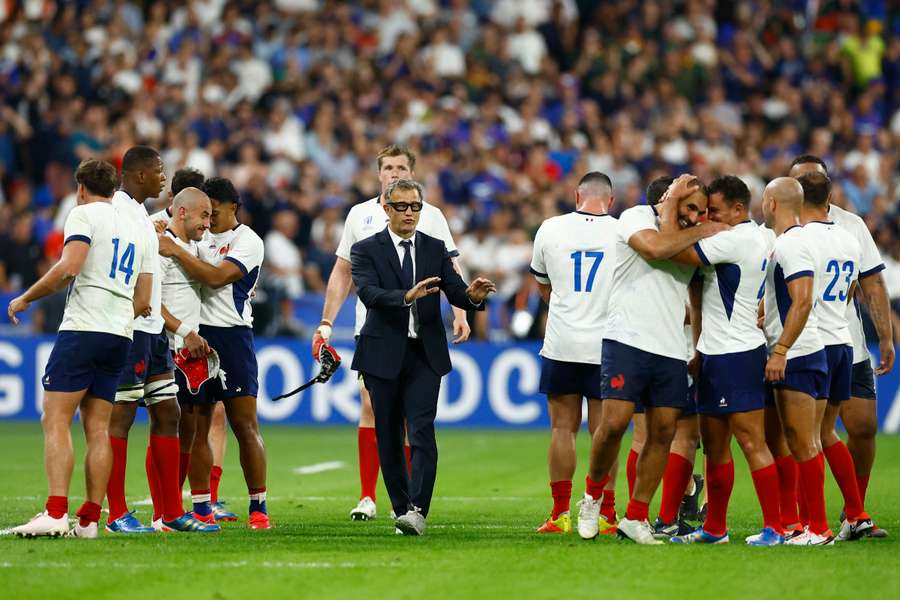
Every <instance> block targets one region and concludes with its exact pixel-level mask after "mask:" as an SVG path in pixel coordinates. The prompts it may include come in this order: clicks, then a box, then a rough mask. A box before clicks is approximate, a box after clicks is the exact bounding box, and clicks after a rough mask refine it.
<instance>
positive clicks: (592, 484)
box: [584, 475, 609, 501]
mask: <svg viewBox="0 0 900 600" xmlns="http://www.w3.org/2000/svg"><path fill="white" fill-rule="evenodd" d="M608 482H609V475H605V476H603V477H601V478H600V481H594V480H593V479H591V477H590V475H588V476H587V477H585V478H584V491H585V493H586V494H587V495H588V496H590V497H591V498H593V499H594V500H595V501H596V500H600V499H601V498H602V497H603V488H605V487H606V484H607V483H608Z"/></svg>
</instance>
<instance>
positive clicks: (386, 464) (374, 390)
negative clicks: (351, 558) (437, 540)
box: [350, 179, 497, 535]
mask: <svg viewBox="0 0 900 600" xmlns="http://www.w3.org/2000/svg"><path fill="white" fill-rule="evenodd" d="M384 199H385V203H384V210H385V212H386V213H387V215H388V219H389V221H388V226H387V228H385V229H384V230H383V231H380V232H378V233H376V234H375V235H373V236H371V237H369V238H367V239H364V240H362V241H359V242H357V243H356V244H354V245H353V247H352V248H351V250H350V263H351V272H352V275H353V283H354V284H355V285H356V290H357V294H358V295H359V298H360V299H361V300H362V302H363V304H365V306H366V308H367V309H368V312H367V314H366V322H365V324H364V325H363V328H362V331H361V332H360V334H359V341H358V343H357V345H356V353H355V354H354V356H353V366H352V368H353V369H354V370H356V371H359V372H360V373H362V375H363V381H364V382H365V385H366V389H368V390H369V394H370V395H371V397H372V404H373V407H374V409H375V435H376V438H377V440H378V457H379V459H380V460H381V472H382V474H383V476H384V484H385V487H387V490H388V494H389V495H390V497H391V504H392V505H393V508H394V514H395V515H397V521H396V526H397V528H398V529H399V530H400V531H402V532H403V533H404V534H406V535H421V534H422V533H423V532H424V531H425V517H426V516H427V515H428V508H429V506H430V504H431V494H432V492H433V490H434V480H435V477H436V475H437V443H436V442H435V438H434V418H435V415H436V414H437V400H438V390H439V389H440V385H441V377H443V376H444V375H446V374H447V373H449V372H450V369H451V365H450V354H449V352H448V351H447V336H446V333H445V332H444V324H443V321H442V319H441V307H440V298H439V296H438V295H437V294H438V292H439V291H441V290H443V292H444V294H445V295H446V296H447V299H448V300H449V301H450V303H451V304H453V305H454V306H458V307H460V308H464V309H475V310H483V309H484V300H485V298H487V296H488V294H490V293H492V292H494V291H496V289H497V288H496V286H495V285H494V284H493V283H492V282H490V281H489V280H487V279H484V278H478V279H476V280H475V281H473V282H472V284H471V285H469V286H468V287H467V286H466V284H465V282H464V281H463V280H462V277H460V276H459V274H458V273H457V272H456V271H454V270H453V264H452V263H451V262H450V255H449V254H448V253H447V248H446V247H445V246H444V242H442V241H441V240H438V239H436V238H433V237H431V236H428V235H426V234H424V233H421V232H416V225H417V224H418V222H419V212H420V211H421V210H422V186H420V185H419V184H418V183H416V182H415V181H411V180H408V179H401V180H398V181H395V182H393V183H391V184H390V186H388V188H387V190H386V191H385V193H384ZM404 419H405V421H406V432H407V435H408V436H409V445H410V447H411V448H412V474H411V475H409V474H408V473H407V469H406V460H405V457H404V455H403V424H404Z"/></svg>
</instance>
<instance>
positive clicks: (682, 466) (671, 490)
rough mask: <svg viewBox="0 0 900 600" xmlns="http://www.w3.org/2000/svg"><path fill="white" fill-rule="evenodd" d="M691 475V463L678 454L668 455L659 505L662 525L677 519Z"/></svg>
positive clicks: (692, 469)
mask: <svg viewBox="0 0 900 600" xmlns="http://www.w3.org/2000/svg"><path fill="white" fill-rule="evenodd" d="M693 473H694V465H692V464H691V461H689V460H688V459H686V458H685V457H683V456H681V455H680V454H675V453H674V452H670V453H669V458H668V460H667V461H666V470H665V471H664V472H663V480H662V484H663V491H662V501H661V503H660V505H659V518H660V520H662V521H663V522H664V523H674V522H675V519H677V518H678V508H679V507H680V506H681V499H682V498H683V497H684V492H685V490H686V489H687V486H688V482H690V480H691V475H692V474H693Z"/></svg>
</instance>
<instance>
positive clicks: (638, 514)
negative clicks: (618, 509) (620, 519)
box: [625, 498, 650, 521]
mask: <svg viewBox="0 0 900 600" xmlns="http://www.w3.org/2000/svg"><path fill="white" fill-rule="evenodd" d="M649 512H650V505H649V504H648V503H646V502H641V501H640V500H635V499H634V498H632V499H630V500H629V501H628V508H627V509H625V518H626V519H630V520H632V521H646V520H647V515H648V513H649Z"/></svg>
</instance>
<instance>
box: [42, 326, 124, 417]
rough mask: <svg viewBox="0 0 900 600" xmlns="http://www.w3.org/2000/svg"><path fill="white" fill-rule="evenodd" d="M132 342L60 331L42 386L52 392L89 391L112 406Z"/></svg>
mask: <svg viewBox="0 0 900 600" xmlns="http://www.w3.org/2000/svg"><path fill="white" fill-rule="evenodd" d="M129 346H131V340H129V339H128V338H127V337H123V336H121V335H113V334H112V333H100V332H96V331H60V332H59V333H58V334H57V336H56V343H54V344H53V350H52V351H51V352H50V358H49V360H48V361H47V368H46V369H45V370H44V377H43V378H42V379H41V383H42V384H43V386H44V389H45V390H46V391H48V392H77V391H79V390H85V389H86V390H87V391H88V394H90V395H91V396H96V397H97V398H102V399H103V400H107V401H109V402H114V401H115V399H116V388H118V387H119V377H120V376H121V374H122V370H123V369H124V368H125V363H126V358H127V357H128V348H129Z"/></svg>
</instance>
